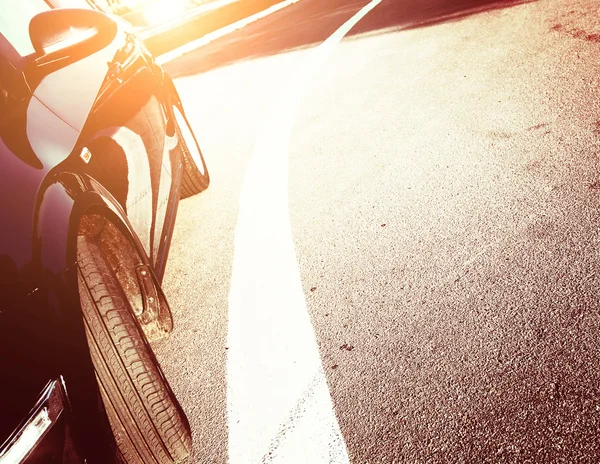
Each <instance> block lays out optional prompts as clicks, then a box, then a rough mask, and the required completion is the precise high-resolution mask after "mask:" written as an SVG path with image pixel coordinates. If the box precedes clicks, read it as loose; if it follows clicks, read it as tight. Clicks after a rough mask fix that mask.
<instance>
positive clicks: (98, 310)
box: [77, 235, 192, 464]
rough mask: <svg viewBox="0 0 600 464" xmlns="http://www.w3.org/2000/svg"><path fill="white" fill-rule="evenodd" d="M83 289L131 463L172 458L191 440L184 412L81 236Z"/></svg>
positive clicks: (116, 428)
mask: <svg viewBox="0 0 600 464" xmlns="http://www.w3.org/2000/svg"><path fill="white" fill-rule="evenodd" d="M77 261H78V264H79V295H80V299H81V309H82V312H83V320H84V323H85V329H86V335H87V340H88V345H89V348H90V354H91V357H92V361H93V363H94V369H95V371H96V377H97V379H98V385H99V388H100V393H101V396H102V400H103V403H104V407H105V409H106V413H107V416H108V419H109V422H110V425H111V428H112V431H113V433H114V435H115V440H116V442H117V446H118V449H119V453H120V457H121V460H122V461H123V462H124V463H126V464H167V463H168V464H171V463H173V462H178V461H181V460H182V459H184V458H185V457H186V456H188V455H189V453H190V451H191V446H192V438H191V431H190V426H189V423H188V421H187V418H186V417H185V413H184V412H183V410H182V409H181V406H180V405H179V403H178V402H177V399H176V398H175V396H174V395H173V392H172V391H171V388H170V387H169V384H168V383H167V381H166V379H165V378H164V376H163V373H162V371H161V369H160V366H159V365H158V362H157V361H156V358H155V357H154V353H153V352H152V350H151V348H150V347H149V345H148V343H147V342H146V339H145V338H144V335H143V332H142V331H141V329H140V327H139V325H138V324H137V322H136V320H135V316H134V315H133V313H132V310H131V306H130V305H129V302H128V300H127V298H126V297H125V295H124V292H123V290H122V288H121V286H120V285H119V283H118V281H117V278H116V277H115V275H114V273H113V271H112V269H111V268H110V266H109V264H108V262H107V260H106V259H105V257H104V255H103V253H102V251H101V250H100V248H99V247H98V245H97V244H96V243H95V242H94V240H92V239H91V238H89V237H87V236H85V235H81V236H79V237H78V240H77Z"/></svg>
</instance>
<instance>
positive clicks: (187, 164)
mask: <svg viewBox="0 0 600 464" xmlns="http://www.w3.org/2000/svg"><path fill="white" fill-rule="evenodd" d="M173 114H174V116H175V122H176V124H175V131H176V132H177V138H178V139H179V144H180V146H181V151H182V155H183V176H182V180H181V198H188V197H191V196H192V195H196V194H197V193H200V192H203V191H204V190H206V189H207V188H208V185H209V184H210V176H209V175H208V169H206V162H205V161H204V155H203V154H202V150H200V145H198V141H197V140H196V136H195V135H194V132H193V131H192V128H191V127H190V123H189V122H188V120H187V118H186V117H185V115H184V114H183V113H182V112H181V110H180V109H179V107H178V106H173Z"/></svg>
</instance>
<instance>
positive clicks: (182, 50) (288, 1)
mask: <svg viewBox="0 0 600 464" xmlns="http://www.w3.org/2000/svg"><path fill="white" fill-rule="evenodd" d="M299 1H300V0H285V1H283V2H279V3H277V4H275V5H273V6H272V7H269V8H267V9H266V10H263V11H259V12H258V13H256V14H253V15H252V16H248V17H247V18H244V19H240V20H239V21H237V22H235V23H233V24H230V25H229V26H225V27H223V28H221V29H218V30H216V31H214V32H211V33H209V34H206V35H205V36H203V37H200V38H199V39H196V40H193V41H192V42H188V43H186V44H185V45H182V46H181V47H177V48H176V49H175V50H171V51H170V52H167V53H164V54H162V55H160V56H159V57H157V58H156V62H157V63H159V64H161V65H162V64H165V63H168V62H169V61H173V60H174V59H176V58H179V57H181V56H183V55H185V54H187V53H190V52H193V51H194V50H197V49H198V48H200V47H203V46H205V45H208V44H209V43H211V42H212V41H214V40H217V39H220V38H221V37H223V36H226V35H227V34H231V33H232V32H235V31H237V30H238V29H241V28H242V27H245V26H247V25H248V24H251V23H253V22H255V21H258V20H259V19H262V18H265V17H267V16H269V15H270V14H273V13H275V12H276V11H279V10H282V9H284V8H286V7H288V6H290V5H293V4H294V3H298V2H299Z"/></svg>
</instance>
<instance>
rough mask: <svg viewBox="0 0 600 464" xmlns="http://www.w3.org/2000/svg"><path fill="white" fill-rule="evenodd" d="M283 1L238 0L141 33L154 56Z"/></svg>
mask: <svg viewBox="0 0 600 464" xmlns="http://www.w3.org/2000/svg"><path fill="white" fill-rule="evenodd" d="M281 2H282V0H238V1H234V2H231V3H228V4H226V5H223V6H222V7H220V8H216V9H213V10H209V11H207V12H205V13H204V14H201V15H191V16H190V17H186V18H182V20H181V21H179V22H177V23H174V24H173V27H171V28H168V29H161V30H159V31H157V33H156V34H151V33H148V34H144V33H142V34H141V35H142V37H143V39H144V43H145V44H146V47H148V50H150V52H151V53H152V54H153V55H154V56H159V55H162V54H163V53H167V52H169V51H171V50H174V49H175V48H177V47H180V46H182V45H184V44H186V43H188V42H190V41H192V40H196V39H199V38H200V37H203V36H205V35H206V34H209V33H211V32H214V31H217V30H219V29H221V28H223V27H226V26H229V25H230V24H233V23H235V22H237V21H240V20H242V19H245V18H247V17H250V16H252V15H254V14H257V13H259V12H261V11H264V10H266V9H268V8H270V7H272V6H273V5H276V4H278V3H281Z"/></svg>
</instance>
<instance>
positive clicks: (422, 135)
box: [157, 0, 600, 464]
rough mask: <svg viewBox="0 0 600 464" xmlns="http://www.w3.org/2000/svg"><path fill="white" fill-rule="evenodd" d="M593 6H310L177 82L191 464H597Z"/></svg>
mask: <svg viewBox="0 0 600 464" xmlns="http://www.w3.org/2000/svg"><path fill="white" fill-rule="evenodd" d="M419 5H420V6H419ZM599 7H600V2H598V1H586V2H578V1H575V0H546V1H532V2H520V1H504V2H489V1H485V0H479V1H476V0H462V1H453V2H451V1H450V0H435V1H434V0H432V1H429V2H417V1H416V0H410V1H408V0H407V1H401V0H383V1H381V2H379V1H377V0H374V1H371V2H369V0H328V1H327V2H325V1H321V0H301V1H300V2H299V3H297V4H295V5H293V6H290V7H288V8H285V9H283V10H282V11H280V12H278V13H276V14H274V15H271V16H268V17H267V18H265V19H263V20H261V21H258V22H256V23H253V24H252V25H249V26H247V27H245V28H243V29H241V30H239V31H237V32H235V33H232V34H229V35H227V36H225V37H223V38H221V39H219V40H216V41H214V42H212V43H211V44H209V45H206V46H204V47H201V48H200V49H198V50H196V51H194V52H192V53H189V54H187V55H185V56H183V57H181V58H180V59H177V60H175V61H172V62H170V63H169V64H168V65H167V69H168V70H169V72H170V73H171V74H172V75H173V76H174V77H175V81H176V85H177V88H178V89H179V91H180V93H181V95H182V98H183V100H184V103H185V106H186V108H187V111H188V118H189V119H190V121H191V122H192V125H193V126H194V127H195V128H196V131H197V135H198V136H199V139H200V141H201V145H202V148H203V150H204V152H205V156H206V160H207V164H208V166H209V170H210V174H211V179H212V181H211V182H212V183H211V186H210V188H209V190H207V191H206V192H205V193H202V194H201V195H198V196H196V197H194V198H191V199H188V200H184V201H183V202H182V203H181V205H180V209H179V216H178V219H177V226H176V230H175V235H174V238H173V248H172V251H171V255H170V263H169V266H168V269H167V274H166V277H165V290H166V293H167V295H168V296H169V297H170V302H171V304H172V306H173V310H174V316H175V321H176V329H175V332H174V333H173V336H172V337H171V339H170V340H169V341H168V342H163V343H160V344H159V345H158V346H157V351H158V356H159V359H160V361H161V362H162V364H163V366H164V370H165V373H166V375H167V377H168V378H169V379H170V381H171V382H172V385H173V388H174V391H175V393H176V394H177V395H178V397H179V398H180V400H181V402H182V405H183V407H184V409H185V410H186V412H187V414H188V416H189V417H190V421H191V425H192V428H193V433H194V441H195V444H194V455H193V457H192V458H191V459H190V461H189V462H190V463H226V462H231V463H232V464H236V463H305V462H306V463H321V462H323V463H329V462H336V463H337V462H340V463H343V462H352V463H357V464H365V463H369V464H383V463H425V462H431V463H442V462H443V463H445V462H457V463H459V462H460V463H463V462H464V463H466V462H469V463H480V462H494V463H497V462H515V463H516V462H519V463H524V462H532V463H533V462H536V463H537V462H565V463H571V462H589V463H595V462H598V461H599V460H600V435H599V434H598V430H600V390H599V389H600V350H599V348H600V343H599V342H598V340H599V336H600V335H599V334H600V304H599V294H598V288H599V284H600V266H599V264H600V254H599V252H598V249H599V245H600V229H599V225H600V162H599V155H600V151H599V143H600V111H599V109H600V108H599V106H600V104H599V102H600V99H599V98H598V94H599V91H600V86H599V78H598V63H599V62H600V21H599V20H598V15H597V11H598V9H599Z"/></svg>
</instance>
